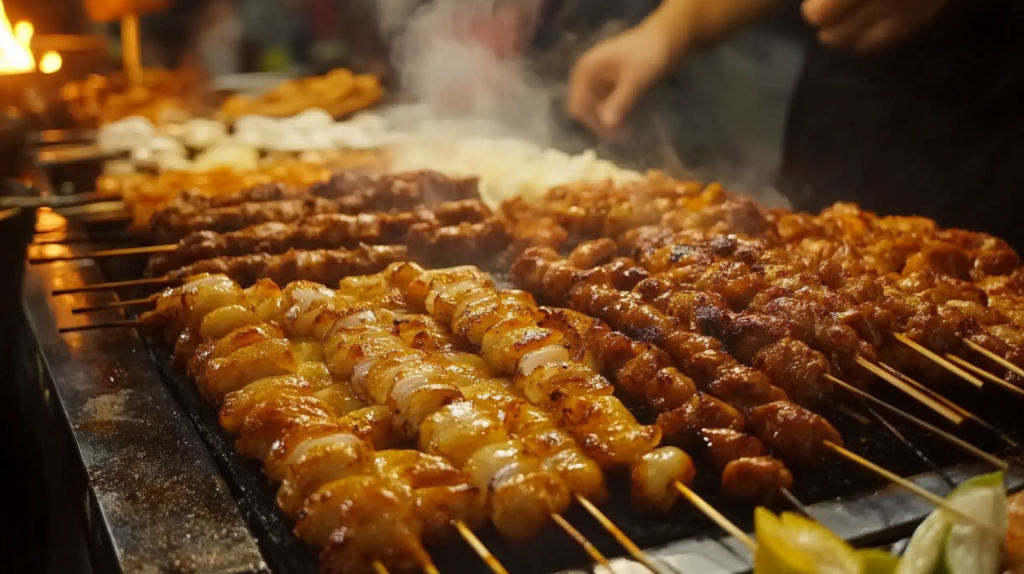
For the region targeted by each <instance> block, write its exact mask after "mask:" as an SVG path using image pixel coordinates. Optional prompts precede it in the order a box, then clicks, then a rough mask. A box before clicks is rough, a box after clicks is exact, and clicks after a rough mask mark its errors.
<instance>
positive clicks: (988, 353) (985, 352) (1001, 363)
mask: <svg viewBox="0 0 1024 574" xmlns="http://www.w3.org/2000/svg"><path fill="white" fill-rule="evenodd" d="M963 341H964V344H965V345H967V346H968V347H970V348H971V349H973V350H975V351H977V352H979V353H981V354H982V355H984V356H986V357H988V358H989V359H992V360H993V361H995V362H996V363H998V364H999V366H1001V367H1003V368H1004V369H1006V370H1008V371H1012V372H1014V373H1016V374H1018V375H1020V376H1022V377H1024V369H1022V368H1020V367H1018V366H1017V365H1014V364H1013V363H1011V362H1010V361H1007V360H1006V359H1004V358H1002V357H1000V356H999V355H997V354H995V353H993V352H992V351H989V350H988V349H986V348H985V347H982V346H981V345H979V344H977V343H975V342H974V341H971V340H968V339H964V340H963Z"/></svg>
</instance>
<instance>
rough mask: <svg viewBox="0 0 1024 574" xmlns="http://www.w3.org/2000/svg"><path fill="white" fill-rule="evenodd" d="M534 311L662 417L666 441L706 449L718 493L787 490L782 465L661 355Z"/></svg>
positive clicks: (760, 495)
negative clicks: (719, 480)
mask: <svg viewBox="0 0 1024 574" xmlns="http://www.w3.org/2000/svg"><path fill="white" fill-rule="evenodd" d="M540 311H541V316H542V319H541V320H540V322H539V324H540V325H541V326H542V327H550V328H553V329H557V330H559V331H560V332H562V333H563V334H565V337H566V341H567V345H568V348H569V350H570V352H571V354H572V356H573V357H580V358H582V360H583V361H584V362H585V363H587V364H591V365H594V366H599V368H600V369H601V370H602V371H603V372H605V373H606V374H607V375H608V376H609V377H610V378H612V379H613V380H615V382H616V383H617V384H618V386H619V388H620V389H622V390H624V392H625V394H626V395H628V396H630V397H631V398H632V399H633V400H635V401H637V402H640V403H641V404H645V405H646V406H648V407H649V408H651V409H652V410H653V411H654V412H656V413H659V414H663V415H664V416H663V417H661V418H659V423H660V426H661V427H662V431H663V432H664V433H665V439H666V440H667V441H669V442H671V443H676V444H681V445H682V446H684V447H685V448H688V449H690V448H694V449H702V450H706V452H707V454H708V455H709V457H710V459H711V461H712V462H713V463H714V464H715V466H716V467H717V468H718V471H719V472H720V473H721V474H722V489H723V490H724V491H725V492H727V493H729V494H731V495H733V496H737V497H739V498H747V499H752V500H760V501H764V500H771V499H773V498H775V497H776V496H777V495H778V494H779V493H780V492H783V491H785V490H788V489H789V488H790V487H791V486H792V484H793V475H792V474H791V473H790V471H789V469H788V468H786V465H785V464H784V463H783V462H782V461H780V460H778V459H776V458H774V457H772V456H767V455H765V449H764V445H763V444H762V443H761V441H760V440H758V439H757V438H756V437H753V436H751V435H749V434H746V433H744V432H742V430H743V424H744V420H743V416H742V415H741V414H740V413H739V412H738V411H736V410H735V409H733V408H732V407H730V406H728V405H727V404H725V403H724V402H722V401H719V400H718V399H715V398H713V397H710V396H707V395H706V394H704V393H702V392H700V391H698V390H697V388H696V386H695V385H694V383H693V380H692V379H690V378H689V377H687V376H686V375H684V374H682V373H681V372H679V371H678V370H677V369H676V368H675V367H673V366H672V359H671V357H669V355H668V353H666V352H665V351H663V350H661V349H659V348H658V347H655V346H653V345H650V344H647V343H641V342H639V341H636V340H634V339H631V338H630V337H628V336H626V335H625V334H623V333H620V332H615V331H612V330H611V328H610V327H609V326H608V325H607V324H605V323H604V322H602V321H599V320H597V319H593V318H591V317H588V316H586V315H584V314H582V313H578V312H576V311H571V310H569V309H560V308H552V307H542V308H541V310H540Z"/></svg>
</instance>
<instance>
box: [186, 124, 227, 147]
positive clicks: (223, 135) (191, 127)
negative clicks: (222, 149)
mask: <svg viewBox="0 0 1024 574" xmlns="http://www.w3.org/2000/svg"><path fill="white" fill-rule="evenodd" d="M184 130H185V137H184V141H185V145H187V146H188V147H190V148H193V149H208V148H211V147H213V146H215V145H217V144H219V143H222V142H223V141H224V140H226V139H227V137H228V129H227V126H225V125H224V124H222V123H220V122H218V121H215V120H207V119H195V120H191V121H189V122H187V123H186V124H185V125H184Z"/></svg>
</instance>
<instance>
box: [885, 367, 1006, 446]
mask: <svg viewBox="0 0 1024 574" xmlns="http://www.w3.org/2000/svg"><path fill="white" fill-rule="evenodd" d="M880 364H881V365H882V366H883V367H885V368H886V369H888V370H889V371H890V373H891V374H892V375H893V376H898V377H899V378H900V379H902V380H903V381H904V382H906V383H907V384H909V385H911V386H913V387H915V388H916V389H917V390H918V391H919V392H921V393H924V394H926V395H928V396H929V397H931V398H933V399H934V400H936V401H939V402H940V403H942V404H943V405H945V406H946V407H947V408H950V409H953V410H954V411H956V412H957V413H959V414H960V415H961V416H962V417H964V420H969V421H971V422H973V423H974V424H976V425H978V426H980V427H981V428H983V429H985V430H987V431H989V432H990V433H992V434H994V435H996V436H998V437H999V439H1000V440H1001V441H1003V442H1005V443H1006V444H1007V445H1008V446H1010V447H1011V448H1020V444H1019V443H1018V442H1017V441H1015V440H1013V439H1012V438H1010V437H1009V436H1007V435H1006V433H1004V432H1003V431H1001V430H999V429H998V428H996V427H994V426H992V425H991V424H989V423H987V422H985V421H984V420H983V419H982V418H981V417H979V416H978V415H976V414H974V413H972V412H971V411H969V410H967V409H965V408H963V407H961V406H960V405H958V404H956V403H954V402H953V401H951V400H949V399H947V398H946V397H944V396H942V395H940V394H939V393H937V392H935V391H933V390H932V389H929V388H928V387H926V386H924V385H922V384H921V383H919V382H917V381H915V380H914V379H912V378H910V377H909V376H907V375H904V374H903V373H900V372H899V371H897V370H896V369H893V368H892V367H890V366H889V365H886V364H885V363H880Z"/></svg>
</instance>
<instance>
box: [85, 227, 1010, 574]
mask: <svg viewBox="0 0 1024 574" xmlns="http://www.w3.org/2000/svg"><path fill="white" fill-rule="evenodd" d="M106 231H108V230H104V229H99V228H96V229H88V230H87V232H89V233H100V234H102V233H104V232H106ZM85 248H88V246H85ZM143 264H144V261H142V260H141V259H140V260H135V261H128V260H119V261H114V260H105V261H102V262H100V269H101V271H102V274H103V275H104V277H105V279H106V280H109V281H117V280H125V279H132V278H136V277H139V276H140V275H141V269H142V265H143ZM499 279H500V278H499ZM146 294H147V293H142V292H140V293H134V294H133V293H123V294H122V298H125V299H127V298H134V297H136V296H144V295H146ZM90 297H91V298H92V299H93V300H91V301H89V303H102V302H103V299H102V298H101V297H106V295H102V294H99V295H96V296H90ZM146 346H147V349H148V352H149V354H150V356H151V359H152V361H153V362H154V363H155V365H156V366H157V368H158V370H159V372H160V373H161V375H162V377H163V379H164V381H165V383H166V385H167V387H168V388H169V389H170V391H171V393H172V394H173V396H174V397H175V399H176V400H177V402H178V403H179V405H180V407H181V409H182V411H183V414H184V415H185V416H186V417H187V418H188V419H189V420H191V422H192V423H193V425H194V426H195V428H196V430H197V431H198V433H199V435H200V436H201V438H202V440H203V442H204V443H205V446H206V447H207V448H208V449H209V450H210V452H211V453H212V455H213V458H214V460H215V461H216V463H217V465H218V467H219V469H220V471H221V472H222V473H223V478H224V480H225V481H226V482H227V484H228V486H229V488H230V490H231V492H232V494H233V495H234V497H235V499H236V500H237V502H238V505H239V508H240V509H241V512H242V515H243V516H244V518H245V520H246V522H247V523H248V525H249V527H250V529H251V530H252V532H253V533H254V535H255V536H256V538H257V540H258V542H259V545H260V549H261V552H262V554H263V556H264V559H265V562H266V563H267V565H268V566H269V567H270V569H271V570H272V571H274V572H277V573H279V574H285V573H287V574H313V573H315V572H316V571H317V565H316V562H317V561H316V554H315V551H313V550H312V549H310V548H308V547H306V546H305V545H303V544H302V543H301V542H299V541H298V540H296V539H295V537H294V536H293V535H292V534H291V529H292V523H291V521H290V520H289V519H287V518H286V517H284V516H283V515H282V514H281V513H280V512H279V511H277V509H276V507H275V505H274V495H275V489H274V487H273V486H272V485H271V484H270V483H269V481H268V480H267V479H266V477H265V476H264V475H263V473H262V470H261V465H260V464H259V462H257V461H248V460H244V459H242V458H241V457H239V456H238V455H237V454H236V453H235V451H234V447H233V444H232V442H233V441H232V439H231V438H230V437H229V436H228V435H227V434H226V433H225V432H224V431H223V430H222V429H221V427H220V425H219V424H218V422H217V412H216V409H215V408H214V407H213V406H212V405H210V404H208V403H207V402H206V401H205V400H204V399H203V398H202V397H200V396H199V394H198V392H197V391H196V388H195V386H194V384H193V383H192V382H191V381H190V380H189V379H188V378H187V377H186V376H185V375H184V374H182V373H180V372H178V371H176V370H175V369H174V368H173V367H172V362H171V360H170V349H169V347H168V346H167V345H166V344H163V343H162V342H161V341H156V340H147V341H146ZM966 386H967V385H964V384H959V385H957V384H956V383H951V386H950V392H949V393H948V396H949V397H950V398H951V399H953V400H957V401H958V402H959V403H960V404H961V405H963V406H964V407H965V408H967V409H969V410H971V411H972V412H975V413H977V414H979V416H981V417H982V418H984V419H985V420H986V421H987V422H989V423H991V424H993V425H995V426H997V427H999V428H1000V429H1002V430H1004V431H1006V432H1007V433H1008V434H1010V435H1011V436H1013V437H1014V438H1015V439H1016V438H1019V437H1020V436H1021V435H1020V429H1019V428H1018V427H1019V425H1017V424H1016V422H1015V420H1014V414H1015V412H1014V411H1015V409H1016V410H1017V411H1018V412H1019V405H1017V404H1015V403H1014V402H1013V401H1007V400H1005V397H1003V396H1002V395H999V394H997V393H995V392H991V393H990V392H989V391H986V392H977V391H974V390H973V389H965V387H966ZM960 389H964V390H965V392H959V391H960ZM880 390H884V389H881V388H880ZM885 398H886V399H889V400H891V401H892V402H894V403H896V404H898V405H900V406H902V407H907V410H909V411H911V412H914V413H915V414H919V415H921V416H923V417H924V418H926V419H928V420H932V417H929V415H928V414H927V413H922V412H920V411H918V410H917V409H915V408H914V405H912V404H909V403H908V402H907V401H903V400H901V399H902V397H899V396H886V397H885ZM640 414H641V416H643V413H640ZM822 414H824V415H825V416H826V417H827V418H828V419H829V420H830V421H832V422H833V423H834V424H835V425H836V427H837V428H838V429H839V430H840V432H841V433H842V435H843V436H844V438H845V439H846V442H847V444H848V446H849V447H850V448H852V449H853V450H855V451H856V452H858V453H859V454H862V455H864V456H866V457H867V458H869V459H871V460H872V461H874V462H877V463H879V464H881V465H883V466H885V467H886V468H888V469H890V470H893V471H894V472H897V473H899V474H901V475H903V476H916V478H915V480H917V482H918V483H919V484H921V485H922V486H925V487H926V488H929V489H930V490H933V491H935V492H937V493H939V494H944V493H946V492H948V491H949V490H950V489H951V487H952V486H953V485H956V484H958V483H960V482H962V481H963V480H965V479H966V478H969V477H970V476H972V475H975V474H978V473H980V472H985V471H986V467H985V466H984V465H982V464H980V463H974V462H971V461H970V460H969V459H968V458H967V456H966V455H963V456H961V454H960V451H958V450H955V449H951V448H949V447H948V446H947V445H946V444H945V443H943V442H941V441H939V440H937V439H935V438H934V437H931V436H928V435H926V434H924V433H922V432H920V431H918V430H917V429H916V428H913V427H907V426H905V425H903V424H900V423H899V422H898V420H897V419H895V418H893V417H887V418H886V420H887V421H889V422H890V423H892V424H893V425H894V426H896V427H897V428H898V429H899V431H900V433H902V434H903V435H904V436H906V437H907V439H908V441H909V442H910V443H911V444H912V445H913V446H914V449H912V448H911V447H909V446H908V445H906V444H904V443H901V442H899V441H898V440H897V439H895V438H894V437H893V435H892V434H891V433H890V432H889V431H887V430H886V429H885V427H884V426H883V425H882V424H879V423H878V422H875V421H872V422H871V423H870V424H865V423H864V422H862V421H858V420H856V419H855V418H854V417H852V416H850V415H848V414H844V412H842V411H841V410H837V409H832V410H831V412H823V413H822ZM963 436H964V438H967V439H969V440H971V441H972V442H974V444H976V445H978V446H981V447H983V448H985V449H986V450H989V451H990V452H999V446H1000V445H1001V444H1002V443H1000V442H999V441H998V440H997V439H993V438H992V437H991V436H990V435H988V434H986V433H985V432H982V431H973V430H972V431H969V432H965V433H964V435H963ZM915 449H916V451H915ZM1003 454H1004V455H1006V456H1009V454H1008V453H1003ZM925 457H927V460H928V461H929V462H926V458H925ZM1013 460H1014V461H1015V462H1016V463H1017V464H1015V466H1014V469H1015V470H1013V471H1011V472H1010V473H1009V474H1008V477H1007V481H1008V485H1009V487H1010V488H1011V489H1012V490H1017V489H1019V488H1020V487H1021V486H1022V485H1024V473H1022V472H1020V471H1019V470H1017V469H1018V468H1019V467H1020V463H1022V462H1024V459H1018V458H1014V459H1013ZM939 469H941V470H939ZM701 471H703V472H701ZM794 476H795V479H796V480H795V482H796V484H795V485H794V489H793V492H794V494H795V495H796V496H797V497H798V498H799V499H800V500H801V501H802V502H803V503H804V504H805V505H807V506H808V509H809V511H810V513H811V514H812V515H813V516H814V517H815V518H816V519H818V520H820V521H821V522H823V523H824V524H826V525H827V526H829V527H830V528H832V529H833V530H835V531H836V532H837V533H838V534H840V535H841V536H843V537H844V538H846V539H848V540H850V541H852V542H854V543H856V544H858V545H886V544H891V543H895V542H897V541H899V540H900V539H902V538H904V537H906V536H907V535H908V534H909V533H910V532H911V531H912V529H913V527H915V526H916V524H917V523H918V522H919V521H920V520H921V519H923V517H924V516H925V515H926V514H927V513H928V512H930V511H931V506H930V505H929V504H927V503H925V502H923V501H920V500H919V499H917V498H916V497H914V496H913V495H910V494H909V493H906V492H905V491H902V490H901V489H897V488H893V487H886V486H885V484H884V483H883V482H882V481H880V480H878V479H877V478H876V477H875V476H874V475H872V474H870V473H868V472H867V471H864V470H862V469H860V468H858V467H855V466H853V465H852V464H849V463H846V462H843V461H838V460H836V461H831V462H829V463H828V464H825V465H823V466H821V467H819V468H813V469H799V468H796V469H794ZM716 480H717V477H716V476H715V473H714V472H713V471H711V469H710V467H709V466H708V465H706V464H703V465H702V464H701V463H700V462H698V481H697V483H696V485H695V489H696V490H697V492H698V493H700V494H701V495H702V496H704V497H705V498H706V499H707V500H708V501H709V502H711V503H712V504H713V505H714V506H715V507H716V508H718V509H720V510H721V511H723V513H724V514H725V515H726V516H727V517H729V518H730V519H732V520H733V521H735V522H736V523H737V524H738V525H739V526H740V527H741V528H744V529H746V530H748V531H749V530H751V529H752V515H753V512H752V506H750V505H748V504H738V503H736V502H734V501H730V500H728V499H726V498H724V497H722V496H720V495H718V494H717V492H718V488H716V486H715V482H716ZM610 482H611V483H610V500H609V502H608V504H607V505H606V506H605V507H604V510H605V512H606V513H607V514H608V516H609V517H610V518H611V519H612V521H613V522H615V524H617V525H618V526H619V527H620V528H622V530H623V531H624V532H625V533H626V534H627V535H628V536H630V537H631V538H632V539H633V540H634V541H635V542H636V543H637V544H638V545H639V546H641V547H642V548H645V549H648V550H649V551H650V553H651V554H652V555H654V556H656V557H657V558H658V559H659V560H660V562H661V564H662V565H664V566H665V568H664V571H665V572H666V573H667V572H672V571H676V572H681V573H684V574H686V573H690V572H701V573H705V574H731V573H739V572H744V571H748V570H749V568H750V566H749V565H750V557H749V554H748V552H747V550H746V549H745V548H744V547H742V546H741V545H740V544H739V543H738V542H736V541H735V540H733V539H731V538H728V537H725V536H724V535H723V534H722V533H721V531H720V530H719V529H718V528H717V527H716V526H715V525H714V524H713V523H712V522H711V521H710V520H708V519H707V518H706V517H704V516H703V515H702V514H701V513H700V512H699V511H697V510H696V509H695V508H693V507H691V506H689V505H687V504H685V503H683V502H681V503H679V504H678V505H677V506H676V507H675V508H674V509H673V511H672V512H670V513H669V514H668V515H666V516H645V515H641V514H638V513H636V512H634V511H632V510H631V509H630V507H629V494H628V492H629V491H628V484H626V482H628V481H624V480H623V479H622V477H612V478H611V481H610ZM791 509H792V507H791V506H788V505H785V504H780V505H779V506H777V507H776V508H775V510H791ZM566 518H568V519H569V521H570V522H572V523H573V525H574V526H576V527H577V528H578V529H579V530H580V531H581V532H582V533H583V534H584V535H585V536H586V537H587V538H588V539H590V540H591V541H592V542H593V543H594V544H595V546H597V548H598V549H599V550H600V551H601V552H602V553H603V554H605V555H606V556H608V557H615V556H623V555H625V551H624V550H623V549H622V547H621V546H619V545H618V544H617V543H616V542H615V541H614V539H613V538H612V537H611V536H610V535H609V534H607V532H605V531H604V530H603V529H602V528H601V527H600V526H599V525H598V524H597V523H596V522H595V521H594V520H593V519H592V518H591V517H589V515H587V514H586V513H585V512H584V511H583V510H582V509H580V508H578V507H574V508H573V509H572V510H571V511H570V512H569V513H568V514H567V516H566ZM480 537H481V539H482V540H483V541H484V543H485V544H486V545H487V546H488V548H490V549H491V551H492V552H494V553H495V555H496V556H497V557H498V559H499V560H500V561H501V562H502V563H503V564H504V565H505V566H506V567H507V568H508V569H509V570H510V572H512V573H513V574H516V573H524V574H525V573H538V574H539V573H554V572H560V571H567V570H573V569H576V570H577V571H587V570H589V567H590V565H591V561H590V560H589V559H588V557H587V555H586V554H585V553H584V552H583V550H582V549H581V548H580V547H579V546H577V545H576V544H575V543H574V542H572V541H571V540H570V539H569V538H568V537H567V536H566V535H565V534H564V533H563V532H562V531H561V530H558V529H557V528H556V527H554V526H551V527H549V529H548V530H547V531H545V532H544V533H543V534H542V535H541V536H539V537H538V538H537V539H536V540H535V541H532V542H530V543H528V544H525V545H519V546H514V545H511V544H509V543H506V542H505V541H503V540H502V539H501V538H500V537H498V536H497V534H496V533H495V532H494V531H493V529H490V528H485V529H483V531H482V532H481V533H480ZM429 551H430V554H431V556H432V557H433V558H434V560H435V561H436V563H437V566H438V567H439V569H440V570H441V571H442V572H446V573H455V572H465V573H473V574H475V573H485V572H488V570H487V568H486V566H485V565H484V564H483V563H482V562H481V561H480V560H479V559H478V558H477V557H476V556H475V554H473V552H472V551H471V550H470V549H469V547H468V546H467V545H466V544H464V543H463V542H462V541H461V540H459V539H457V538H456V539H453V540H451V541H449V542H446V543H443V544H439V545H435V546H433V547H430V548H429Z"/></svg>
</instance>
